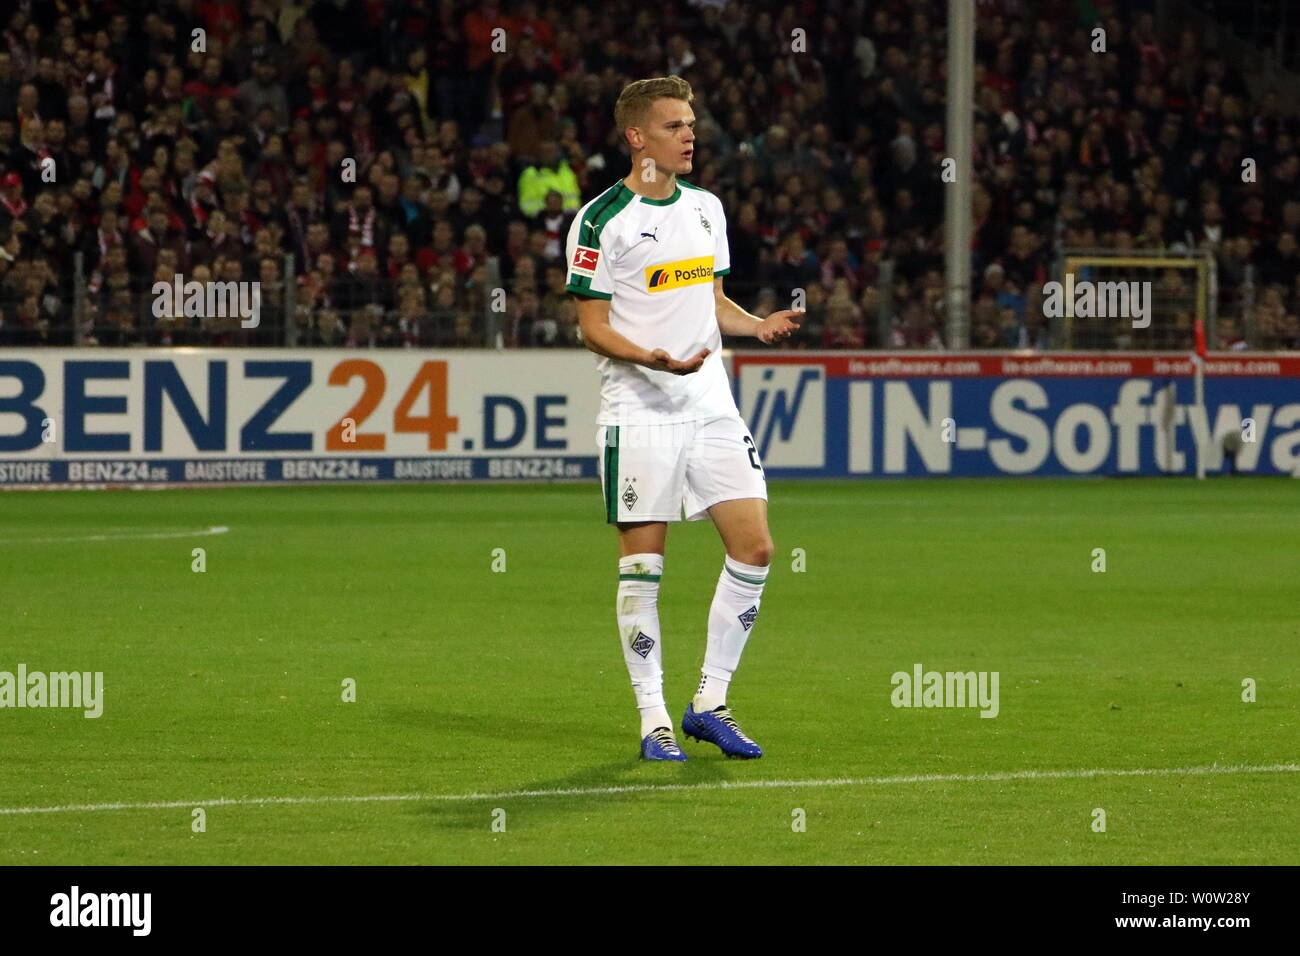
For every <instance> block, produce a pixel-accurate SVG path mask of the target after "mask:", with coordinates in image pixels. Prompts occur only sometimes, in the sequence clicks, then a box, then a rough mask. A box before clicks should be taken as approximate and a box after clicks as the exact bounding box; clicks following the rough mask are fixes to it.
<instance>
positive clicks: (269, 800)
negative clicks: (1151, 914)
mask: <svg viewBox="0 0 1300 956" xmlns="http://www.w3.org/2000/svg"><path fill="white" fill-rule="evenodd" d="M1297 772H1300V764H1294V763H1281V764H1270V765H1267V766H1224V767H1220V766H1219V765H1218V764H1212V765H1210V766H1208V767H1170V768H1167V769H1161V768H1156V769H1145V770H1015V771H1011V772H1009V773H975V774H966V773H932V774H917V775H912V776H903V777H844V778H832V779H828V780H722V781H714V782H710V783H661V784H655V783H637V784H627V785H625V786H621V787H572V788H568V789H553V790H504V791H500V792H497V793H381V794H372V795H369V796H344V797H330V796H321V797H218V798H216V799H213V800H168V801H159V802H153V803H82V804H68V805H67V806H61V807H0V816H17V815H19V814H33V813H98V812H104V811H110V810H175V809H180V808H182V807H251V806H269V805H275V804H313V803H399V802H411V801H425V802H429V801H465V800H519V799H524V798H528V797H597V796H612V795H616V794H621V793H656V792H660V793H673V792H682V791H700V790H782V789H788V788H808V787H866V786H887V785H890V784H897V783H995V782H998V781H1004V780H1084V779H1088V778H1090V777H1186V776H1204V775H1207V774H1237V773H1297Z"/></svg>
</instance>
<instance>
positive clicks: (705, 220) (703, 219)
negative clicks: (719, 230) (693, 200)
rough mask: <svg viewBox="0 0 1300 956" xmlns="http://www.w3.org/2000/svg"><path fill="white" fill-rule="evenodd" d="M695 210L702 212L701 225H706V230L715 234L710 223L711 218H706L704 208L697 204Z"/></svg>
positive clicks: (710, 233)
mask: <svg viewBox="0 0 1300 956" xmlns="http://www.w3.org/2000/svg"><path fill="white" fill-rule="evenodd" d="M695 211H696V212H698V213H699V214H700V225H701V226H703V227H704V231H705V232H707V233H708V234H709V235H710V236H711V235H713V227H712V226H711V225H709V220H707V219H705V218H704V210H703V209H701V208H700V207H699V206H696V207H695Z"/></svg>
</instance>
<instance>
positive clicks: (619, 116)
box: [614, 76, 695, 133]
mask: <svg viewBox="0 0 1300 956" xmlns="http://www.w3.org/2000/svg"><path fill="white" fill-rule="evenodd" d="M662 99H669V100H685V101H686V102H687V103H689V102H691V101H692V100H694V99H695V94H694V93H692V92H691V84H689V83H687V82H686V81H685V80H683V79H682V78H681V77H680V76H656V77H651V78H650V79H648V80H637V81H635V82H633V83H629V84H628V85H627V86H625V87H623V92H622V93H620V94H619V96H618V102H617V103H615V104H614V123H615V124H616V125H617V126H618V129H619V132H620V133H621V132H623V130H625V129H627V128H628V127H629V126H636V125H638V124H640V123H642V122H644V121H645V115H646V113H647V112H649V110H650V104H652V103H653V102H654V101H655V100H662Z"/></svg>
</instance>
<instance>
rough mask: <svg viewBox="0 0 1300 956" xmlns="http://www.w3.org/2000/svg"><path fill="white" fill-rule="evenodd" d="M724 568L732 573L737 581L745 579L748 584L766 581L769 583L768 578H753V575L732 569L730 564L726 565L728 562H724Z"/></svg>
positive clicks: (764, 582)
mask: <svg viewBox="0 0 1300 956" xmlns="http://www.w3.org/2000/svg"><path fill="white" fill-rule="evenodd" d="M722 570H724V571H726V572H727V573H728V574H730V575H731V576H732V577H733V578H735V579H736V580H737V581H744V582H745V583H746V584H766V583H767V578H751V577H747V576H746V575H743V574H737V573H736V572H735V571H733V570H731V567H730V566H729V565H726V564H724V565H723V566H722Z"/></svg>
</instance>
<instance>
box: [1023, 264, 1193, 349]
mask: <svg viewBox="0 0 1300 956" xmlns="http://www.w3.org/2000/svg"><path fill="white" fill-rule="evenodd" d="M1058 262H1059V268H1058V270H1057V280H1058V281H1059V282H1061V283H1062V285H1063V286H1064V287H1065V289H1067V290H1071V289H1076V288H1077V289H1080V290H1083V291H1086V292H1089V293H1092V292H1093V291H1094V290H1102V292H1103V293H1104V294H1099V295H1097V296H1096V301H1095V303H1094V304H1090V303H1089V302H1087V301H1085V299H1084V298H1083V296H1082V295H1081V296H1080V297H1079V301H1078V303H1077V304H1078V305H1079V306H1081V307H1080V308H1075V307H1074V306H1075V305H1076V303H1075V302H1068V303H1066V306H1067V307H1066V308H1064V309H1061V310H1058V311H1060V312H1062V313H1063V314H1061V315H1049V318H1050V319H1051V320H1052V322H1053V326H1054V327H1053V329H1052V337H1053V339H1054V340H1055V341H1057V342H1061V343H1063V344H1064V345H1065V347H1066V348H1071V349H1107V350H1109V349H1162V350H1181V349H1187V350H1189V351H1190V350H1191V349H1192V348H1193V346H1194V337H1195V333H1194V328H1195V323H1196V321H1197V320H1198V319H1199V320H1201V321H1202V322H1203V323H1204V325H1205V330H1206V332H1207V333H1208V334H1209V336H1210V340H1211V341H1214V334H1215V319H1216V317H1217V312H1218V288H1217V273H1216V268H1215V265H1216V264H1215V261H1214V255H1213V253H1211V252H1210V251H1209V250H1204V249H1203V250H1197V251H1196V252H1192V253H1185V254H1180V255H1173V254H1170V253H1169V252H1168V251H1167V250H1140V249H1125V250H1122V251H1116V250H1105V249H1065V250H1064V251H1063V252H1062V254H1061V256H1060V258H1059V260H1058ZM1089 286H1091V288H1089ZM1107 297H1109V299H1110V301H1109V302H1108V301H1107ZM1117 303H1118V304H1119V305H1120V308H1119V309H1116V308H1115V305H1116V304H1117ZM1140 310H1146V313H1147V314H1145V315H1141V314H1140ZM1117 311H1119V312H1121V313H1122V314H1119V315H1117V314H1115V313H1116V312H1117Z"/></svg>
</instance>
